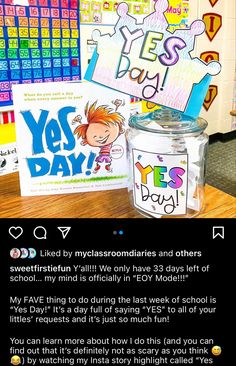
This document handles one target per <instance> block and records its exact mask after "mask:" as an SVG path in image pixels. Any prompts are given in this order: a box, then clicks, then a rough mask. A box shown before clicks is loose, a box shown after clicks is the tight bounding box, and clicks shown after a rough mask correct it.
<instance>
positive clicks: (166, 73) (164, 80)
mask: <svg viewBox="0 0 236 366" xmlns="http://www.w3.org/2000/svg"><path fill="white" fill-rule="evenodd" d="M168 72H169V67H167V69H166V72H165V76H164V79H163V82H162V86H161V90H163V89H164V86H165V83H166V79H167V75H168Z"/></svg>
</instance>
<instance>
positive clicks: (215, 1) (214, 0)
mask: <svg viewBox="0 0 236 366" xmlns="http://www.w3.org/2000/svg"><path fill="white" fill-rule="evenodd" d="M209 1H210V3H211V6H212V7H213V6H215V4H216V3H217V2H218V0H209Z"/></svg>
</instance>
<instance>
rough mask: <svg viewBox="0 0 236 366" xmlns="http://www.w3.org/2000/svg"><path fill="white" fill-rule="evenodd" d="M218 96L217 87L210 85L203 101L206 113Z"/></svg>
mask: <svg viewBox="0 0 236 366" xmlns="http://www.w3.org/2000/svg"><path fill="white" fill-rule="evenodd" d="M217 94H218V86H217V85H210V86H209V89H208V92H207V95H206V98H205V100H204V103H203V106H204V108H205V110H206V111H208V110H209V109H210V106H211V105H212V103H213V102H214V100H215V98H216V97H217Z"/></svg>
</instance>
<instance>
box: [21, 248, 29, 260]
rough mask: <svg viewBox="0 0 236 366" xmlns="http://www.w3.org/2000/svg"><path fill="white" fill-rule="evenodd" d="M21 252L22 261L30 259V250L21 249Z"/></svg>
mask: <svg viewBox="0 0 236 366" xmlns="http://www.w3.org/2000/svg"><path fill="white" fill-rule="evenodd" d="M20 251H21V256H20V257H21V258H22V259H25V258H28V255H29V252H28V249H26V248H20Z"/></svg>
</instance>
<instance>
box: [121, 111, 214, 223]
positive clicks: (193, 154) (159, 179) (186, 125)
mask: <svg viewBox="0 0 236 366" xmlns="http://www.w3.org/2000/svg"><path fill="white" fill-rule="evenodd" d="M206 127H207V122H206V121H205V120H204V119H202V118H197V119H192V118H189V117H187V116H185V115H183V114H182V113H179V112H175V111H172V110H169V109H161V110H157V111H154V112H152V113H146V114H138V115H135V116H132V117H131V118H130V120H129V129H128V130H127V133H126V137H127V141H128V155H129V156H128V159H129V172H130V174H129V182H128V190H129V193H130V199H131V202H132V205H133V206H134V207H135V209H136V210H138V211H139V212H140V213H141V214H142V215H144V216H147V217H157V218H159V217H172V216H173V217H180V218H186V217H189V218H190V217H194V216H196V215H197V214H199V212H200V211H201V210H202V209H203V205H204V184H205V172H206V169H205V168H206V154H207V147H208V136H207V135H206V133H204V130H205V129H206Z"/></svg>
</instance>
